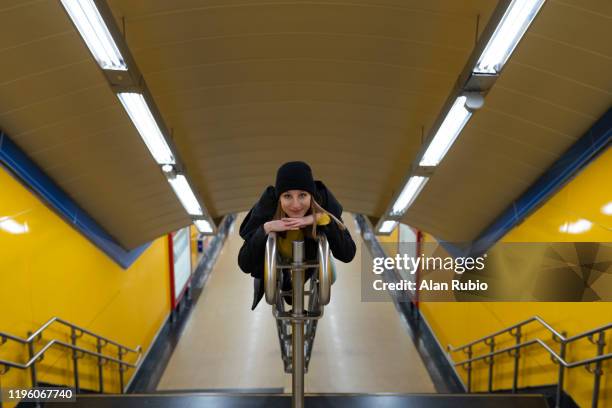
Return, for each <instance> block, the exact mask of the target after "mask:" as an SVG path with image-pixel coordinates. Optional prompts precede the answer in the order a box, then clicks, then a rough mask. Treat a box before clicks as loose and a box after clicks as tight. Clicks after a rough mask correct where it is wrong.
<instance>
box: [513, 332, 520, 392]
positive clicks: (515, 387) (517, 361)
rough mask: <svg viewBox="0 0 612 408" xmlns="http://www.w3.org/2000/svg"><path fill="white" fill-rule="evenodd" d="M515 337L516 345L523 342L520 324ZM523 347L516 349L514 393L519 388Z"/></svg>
mask: <svg viewBox="0 0 612 408" xmlns="http://www.w3.org/2000/svg"><path fill="white" fill-rule="evenodd" d="M514 337H515V338H516V343H515V344H516V345H517V346H518V345H519V344H521V326H518V327H517V328H516V333H515V334H514ZM520 353H521V349H520V348H518V347H517V348H516V349H515V350H514V374H513V378H512V393H513V394H516V391H517V389H518V370H519V359H520V358H521V354H520Z"/></svg>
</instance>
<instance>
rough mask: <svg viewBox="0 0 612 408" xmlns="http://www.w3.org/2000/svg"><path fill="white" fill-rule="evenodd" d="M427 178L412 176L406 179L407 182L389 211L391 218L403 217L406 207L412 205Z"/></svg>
mask: <svg viewBox="0 0 612 408" xmlns="http://www.w3.org/2000/svg"><path fill="white" fill-rule="evenodd" d="M428 180H429V178H427V177H423V176H412V177H410V179H408V182H407V183H406V185H405V186H404V188H403V190H402V192H401V193H400V195H399V196H398V197H397V200H395V204H393V209H392V210H391V214H389V215H391V216H400V215H403V214H404V213H405V212H406V210H407V209H408V207H410V205H411V204H412V203H413V201H414V200H415V198H416V197H417V196H418V195H419V193H420V192H421V190H422V189H423V187H425V184H427V181H428Z"/></svg>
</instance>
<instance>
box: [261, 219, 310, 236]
mask: <svg viewBox="0 0 612 408" xmlns="http://www.w3.org/2000/svg"><path fill="white" fill-rule="evenodd" d="M312 223H313V217H312V215H307V216H305V217H299V218H282V219H280V220H274V221H268V222H266V223H265V224H264V230H265V231H266V234H269V233H270V232H281V231H289V230H299V229H300V228H303V227H305V226H307V225H312Z"/></svg>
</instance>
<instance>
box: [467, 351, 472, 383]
mask: <svg viewBox="0 0 612 408" xmlns="http://www.w3.org/2000/svg"><path fill="white" fill-rule="evenodd" d="M467 356H468V360H469V361H468V368H467V372H468V380H467V392H472V346H468V349H467Z"/></svg>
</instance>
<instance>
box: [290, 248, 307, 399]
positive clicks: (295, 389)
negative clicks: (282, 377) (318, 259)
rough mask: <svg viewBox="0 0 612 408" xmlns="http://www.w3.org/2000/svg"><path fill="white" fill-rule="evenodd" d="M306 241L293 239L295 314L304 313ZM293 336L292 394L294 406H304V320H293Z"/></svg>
mask: <svg viewBox="0 0 612 408" xmlns="http://www.w3.org/2000/svg"><path fill="white" fill-rule="evenodd" d="M303 262H304V241H293V265H292V268H291V272H292V276H291V278H292V279H291V282H292V286H293V294H292V297H293V302H292V303H293V315H294V316H296V317H302V316H303V315H304V268H303V267H302V263H303ZM292 325H293V327H292V330H293V333H292V337H293V375H292V396H291V402H292V407H293V408H303V407H304V320H299V319H295V320H293V321H292Z"/></svg>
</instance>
